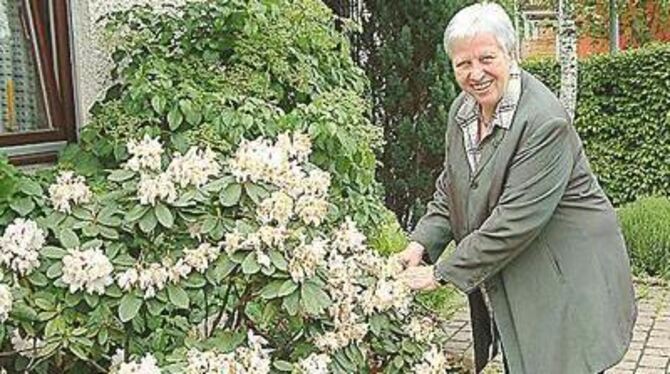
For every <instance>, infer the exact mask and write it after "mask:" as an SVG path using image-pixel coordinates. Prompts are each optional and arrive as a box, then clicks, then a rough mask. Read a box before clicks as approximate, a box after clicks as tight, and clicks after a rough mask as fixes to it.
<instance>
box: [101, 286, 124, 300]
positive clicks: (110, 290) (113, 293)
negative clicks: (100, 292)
mask: <svg viewBox="0 0 670 374" xmlns="http://www.w3.org/2000/svg"><path fill="white" fill-rule="evenodd" d="M105 295H106V296H109V297H111V298H114V299H118V298H119V297H121V296H123V292H121V289H120V288H119V286H117V285H116V284H112V285H111V286H109V287H107V288H106V289H105Z"/></svg>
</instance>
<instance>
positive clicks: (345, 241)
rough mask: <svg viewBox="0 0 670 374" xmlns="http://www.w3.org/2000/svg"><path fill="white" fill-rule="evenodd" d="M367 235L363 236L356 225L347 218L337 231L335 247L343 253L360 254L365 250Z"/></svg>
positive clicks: (334, 240) (334, 239)
mask: <svg viewBox="0 0 670 374" xmlns="http://www.w3.org/2000/svg"><path fill="white" fill-rule="evenodd" d="M364 243H365V235H363V234H362V233H361V232H360V231H358V228H357V227H356V223H355V222H354V221H352V220H351V218H349V217H347V219H346V220H345V222H344V223H342V224H341V225H340V227H339V228H338V229H337V231H335V234H334V238H333V247H334V248H337V250H338V251H340V252H342V253H349V252H350V251H351V252H359V251H361V250H362V249H364V248H365V245H364Z"/></svg>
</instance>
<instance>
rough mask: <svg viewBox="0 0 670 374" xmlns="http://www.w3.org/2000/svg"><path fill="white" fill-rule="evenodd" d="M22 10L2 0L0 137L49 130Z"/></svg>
mask: <svg viewBox="0 0 670 374" xmlns="http://www.w3.org/2000/svg"><path fill="white" fill-rule="evenodd" d="M19 6H20V1H19V0H0V104H1V105H0V135H2V134H9V133H26V132H31V131H35V130H45V129H48V128H49V126H48V121H47V118H46V115H45V111H44V103H43V96H42V88H41V84H40V79H39V75H38V73H37V71H38V70H37V65H36V64H37V62H36V60H35V55H34V53H33V50H34V49H33V48H32V45H31V42H30V40H29V39H28V37H27V35H26V29H25V26H24V24H23V22H22V20H21V17H20V14H19Z"/></svg>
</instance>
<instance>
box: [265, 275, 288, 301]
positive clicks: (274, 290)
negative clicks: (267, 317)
mask: <svg viewBox="0 0 670 374" xmlns="http://www.w3.org/2000/svg"><path fill="white" fill-rule="evenodd" d="M282 284H284V280H283V279H277V280H273V281H271V282H269V283H268V284H266V285H265V287H263V289H262V290H261V293H260V296H261V297H262V298H264V299H267V300H269V299H274V298H277V297H278V296H279V295H278V293H279V289H280V288H281V286H282Z"/></svg>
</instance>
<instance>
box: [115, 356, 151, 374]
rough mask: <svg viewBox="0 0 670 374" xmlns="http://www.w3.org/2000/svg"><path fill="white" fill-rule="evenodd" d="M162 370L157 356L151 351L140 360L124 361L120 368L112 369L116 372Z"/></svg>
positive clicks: (137, 373)
mask: <svg viewBox="0 0 670 374" xmlns="http://www.w3.org/2000/svg"><path fill="white" fill-rule="evenodd" d="M160 372H161V370H160V368H159V367H158V362H157V361H156V358H155V357H154V356H153V355H152V354H150V353H147V354H146V355H145V356H144V357H142V358H141V359H140V360H139V361H133V362H122V363H120V364H119V366H118V368H115V369H114V370H112V373H114V374H160Z"/></svg>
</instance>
